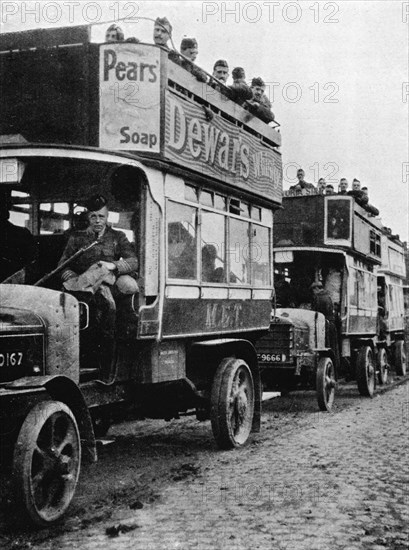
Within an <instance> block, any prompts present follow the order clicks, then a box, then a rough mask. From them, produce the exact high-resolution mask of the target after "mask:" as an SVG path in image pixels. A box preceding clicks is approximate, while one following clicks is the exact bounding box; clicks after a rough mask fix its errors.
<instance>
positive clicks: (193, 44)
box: [180, 38, 197, 50]
mask: <svg viewBox="0 0 409 550" xmlns="http://www.w3.org/2000/svg"><path fill="white" fill-rule="evenodd" d="M188 48H197V40H196V38H182V42H181V43H180V49H181V50H187V49H188Z"/></svg>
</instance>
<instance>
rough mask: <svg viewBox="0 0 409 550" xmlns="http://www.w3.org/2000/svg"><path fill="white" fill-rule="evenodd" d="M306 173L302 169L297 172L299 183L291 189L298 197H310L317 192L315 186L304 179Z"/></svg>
mask: <svg viewBox="0 0 409 550" xmlns="http://www.w3.org/2000/svg"><path fill="white" fill-rule="evenodd" d="M304 176H305V172H304V170H303V169H302V168H299V169H298V170H297V179H298V183H297V184H296V185H292V186H291V187H290V191H292V192H294V194H296V195H309V194H311V193H313V192H314V191H315V186H314V185H313V184H312V183H308V182H307V181H305V179H304Z"/></svg>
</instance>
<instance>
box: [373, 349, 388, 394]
mask: <svg viewBox="0 0 409 550" xmlns="http://www.w3.org/2000/svg"><path fill="white" fill-rule="evenodd" d="M376 366H377V371H378V382H379V384H381V386H383V385H384V384H386V383H387V382H388V376H389V369H390V366H389V362H388V354H387V353H386V349H385V348H380V349H378V353H377V354H376Z"/></svg>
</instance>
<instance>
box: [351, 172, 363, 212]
mask: <svg viewBox="0 0 409 550" xmlns="http://www.w3.org/2000/svg"><path fill="white" fill-rule="evenodd" d="M348 195H350V196H352V197H354V199H355V200H356V202H357V203H358V204H359V205H360V206H362V207H364V208H365V206H366V205H367V204H368V197H367V196H365V193H363V192H362V190H361V182H360V181H359V180H358V179H356V178H354V179H353V181H352V190H351V191H348Z"/></svg>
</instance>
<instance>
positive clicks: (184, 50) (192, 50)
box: [169, 38, 207, 82]
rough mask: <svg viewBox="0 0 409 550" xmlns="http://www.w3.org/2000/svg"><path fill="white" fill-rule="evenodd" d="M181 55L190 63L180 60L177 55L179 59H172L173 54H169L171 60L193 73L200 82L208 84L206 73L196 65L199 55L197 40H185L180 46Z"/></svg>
mask: <svg viewBox="0 0 409 550" xmlns="http://www.w3.org/2000/svg"><path fill="white" fill-rule="evenodd" d="M180 53H181V54H183V55H184V56H185V57H187V58H188V59H189V61H188V60H186V59H180V57H179V56H177V54H176V56H177V59H175V57H172V58H171V54H169V58H170V59H172V60H173V61H176V63H178V64H180V66H181V67H183V68H184V69H186V70H187V71H189V72H190V73H192V75H193V76H195V77H196V78H197V80H199V82H207V75H206V73H205V72H204V71H202V69H200V68H199V67H198V66H197V65H195V64H194V62H195V60H196V57H197V55H198V53H199V50H198V44H197V40H196V38H183V39H182V42H181V44H180Z"/></svg>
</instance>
